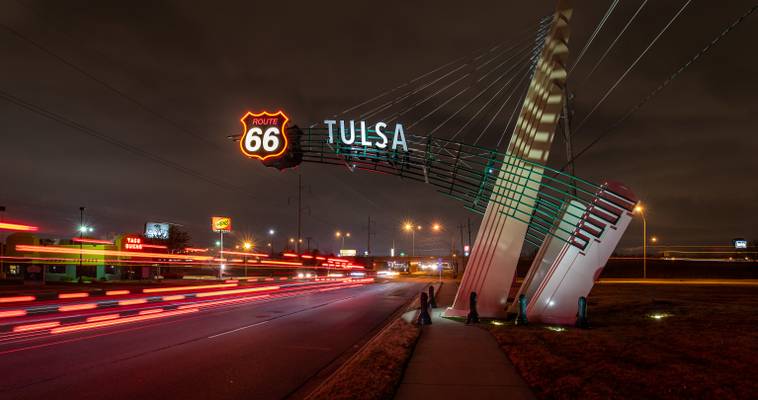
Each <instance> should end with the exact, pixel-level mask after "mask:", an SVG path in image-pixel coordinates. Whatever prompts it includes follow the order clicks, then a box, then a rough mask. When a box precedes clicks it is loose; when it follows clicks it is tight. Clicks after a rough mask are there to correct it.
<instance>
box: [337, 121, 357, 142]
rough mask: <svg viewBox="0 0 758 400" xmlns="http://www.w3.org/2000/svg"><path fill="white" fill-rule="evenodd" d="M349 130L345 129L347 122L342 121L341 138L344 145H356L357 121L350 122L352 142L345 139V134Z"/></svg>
mask: <svg viewBox="0 0 758 400" xmlns="http://www.w3.org/2000/svg"><path fill="white" fill-rule="evenodd" d="M346 131H347V130H346V129H345V121H340V137H341V138H342V143H344V144H353V143H355V121H350V140H348V138H347V137H345V134H346V133H347V132H346Z"/></svg>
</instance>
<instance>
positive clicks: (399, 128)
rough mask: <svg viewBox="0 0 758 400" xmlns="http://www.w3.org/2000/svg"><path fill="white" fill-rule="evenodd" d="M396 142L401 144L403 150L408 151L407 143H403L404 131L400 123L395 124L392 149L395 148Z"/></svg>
mask: <svg viewBox="0 0 758 400" xmlns="http://www.w3.org/2000/svg"><path fill="white" fill-rule="evenodd" d="M398 138H399V139H398ZM398 143H400V144H402V145H403V151H408V145H407V144H406V143H405V132H403V126H402V125H400V124H397V125H395V136H394V137H393V138H392V150H395V149H397V144H398Z"/></svg>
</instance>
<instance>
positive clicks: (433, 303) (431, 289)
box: [429, 285, 437, 308]
mask: <svg viewBox="0 0 758 400" xmlns="http://www.w3.org/2000/svg"><path fill="white" fill-rule="evenodd" d="M429 306H430V307H431V308H437V299H435V298H434V286H431V285H429Z"/></svg>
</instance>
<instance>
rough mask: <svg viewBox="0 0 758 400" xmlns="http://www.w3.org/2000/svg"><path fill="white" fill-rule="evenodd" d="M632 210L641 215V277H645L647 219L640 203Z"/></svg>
mask: <svg viewBox="0 0 758 400" xmlns="http://www.w3.org/2000/svg"><path fill="white" fill-rule="evenodd" d="M634 212H636V213H637V214H639V215H640V216H641V217H642V279H646V278H647V219H646V218H645V208H644V207H642V204H641V203H638V204H637V205H636V206H635V207H634ZM656 240H657V239H656Z"/></svg>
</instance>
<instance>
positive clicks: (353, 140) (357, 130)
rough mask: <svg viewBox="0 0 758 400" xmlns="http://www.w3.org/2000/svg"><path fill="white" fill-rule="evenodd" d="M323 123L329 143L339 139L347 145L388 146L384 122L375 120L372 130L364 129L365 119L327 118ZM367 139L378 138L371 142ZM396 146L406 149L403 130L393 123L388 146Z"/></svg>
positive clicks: (387, 134)
mask: <svg viewBox="0 0 758 400" xmlns="http://www.w3.org/2000/svg"><path fill="white" fill-rule="evenodd" d="M346 122H347V123H346ZM324 124H325V125H326V126H327V128H328V129H329V143H334V142H335V140H339V142H340V143H342V144H344V145H348V146H352V145H356V146H365V147H377V148H379V149H386V148H387V146H390V138H389V135H390V133H389V132H386V131H385V129H386V128H387V124H386V123H384V122H377V123H376V124H375V125H374V129H373V130H372V131H369V130H367V129H366V121H343V120H339V121H337V120H331V119H327V120H325V121H324ZM337 125H339V134H337V132H335V130H336V129H335V128H336V127H337ZM356 125H357V126H356ZM369 133H373V134H375V136H369V135H368V134H369ZM369 139H372V140H373V139H378V140H376V141H373V142H372V141H370V140H369ZM398 147H400V148H402V149H403V151H408V144H407V143H406V141H405V132H404V131H403V125H401V124H395V129H394V131H393V133H392V144H391V147H390V148H391V149H392V150H397V148H398Z"/></svg>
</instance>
